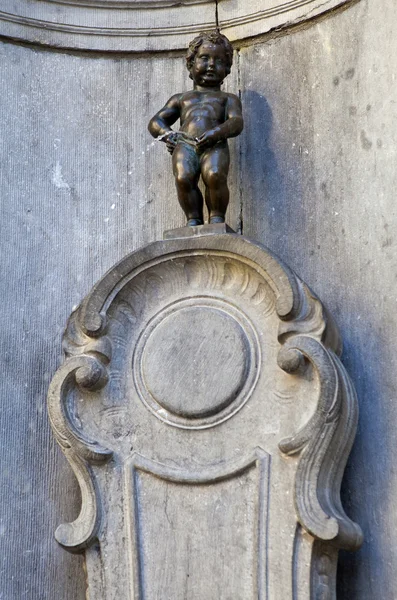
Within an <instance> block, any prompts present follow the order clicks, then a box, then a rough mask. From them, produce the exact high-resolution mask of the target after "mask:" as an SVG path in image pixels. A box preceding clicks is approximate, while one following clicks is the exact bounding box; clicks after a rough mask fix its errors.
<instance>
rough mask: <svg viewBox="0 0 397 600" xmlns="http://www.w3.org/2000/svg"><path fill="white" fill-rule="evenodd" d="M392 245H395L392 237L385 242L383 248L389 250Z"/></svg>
mask: <svg viewBox="0 0 397 600" xmlns="http://www.w3.org/2000/svg"><path fill="white" fill-rule="evenodd" d="M392 243H393V240H392V239H391V238H390V237H388V238H386V239H385V241H384V242H382V248H388V247H389V246H391V245H392Z"/></svg>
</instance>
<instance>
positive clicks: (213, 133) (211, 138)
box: [197, 129, 223, 152]
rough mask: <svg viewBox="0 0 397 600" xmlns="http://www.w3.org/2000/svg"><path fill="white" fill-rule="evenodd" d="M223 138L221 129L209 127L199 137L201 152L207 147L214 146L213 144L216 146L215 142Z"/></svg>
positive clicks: (198, 145)
mask: <svg viewBox="0 0 397 600" xmlns="http://www.w3.org/2000/svg"><path fill="white" fill-rule="evenodd" d="M222 139H223V137H222V135H221V133H220V131H219V129H209V130H208V131H206V132H205V133H203V134H202V135H200V137H198V138H197V149H198V150H200V152H203V150H207V148H212V146H215V144H217V143H218V142H220V141H221V140H222Z"/></svg>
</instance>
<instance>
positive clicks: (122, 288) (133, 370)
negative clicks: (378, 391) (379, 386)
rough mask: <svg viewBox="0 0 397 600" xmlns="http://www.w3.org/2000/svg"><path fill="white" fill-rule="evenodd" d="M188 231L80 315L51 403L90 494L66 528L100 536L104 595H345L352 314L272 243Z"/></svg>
mask: <svg viewBox="0 0 397 600" xmlns="http://www.w3.org/2000/svg"><path fill="white" fill-rule="evenodd" d="M173 235H174V236H175V237H172V235H171V236H168V238H167V239H165V240H164V241H161V242H156V243H153V244H150V245H149V246H146V247H144V248H142V249H141V250H139V251H137V252H135V253H133V254H131V255H129V256H127V257H126V258H125V259H124V260H122V261H121V262H120V263H119V264H117V265H116V266H115V267H114V268H113V269H111V270H110V271H109V272H108V273H107V274H106V275H105V276H104V278H103V279H102V280H101V281H100V282H99V283H98V284H97V285H96V286H95V287H94V289H93V290H92V292H91V293H90V294H89V295H88V296H87V298H86V299H85V300H84V301H83V302H82V304H81V305H80V307H79V308H78V310H77V311H76V312H75V313H73V314H72V316H71V317H70V320H69V323H68V326H67V329H66V332H65V336H64V350H65V353H66V360H65V362H64V364H63V365H62V366H61V367H60V369H59V370H58V372H57V373H56V375H55V377H54V379H53V381H52V384H51V388H50V391H49V414H50V419H51V423H52V426H53V429H54V432H55V435H56V437H57V440H58V442H59V444H60V446H61V448H62V449H63V451H64V453H65V455H66V457H67V458H68V460H69V462H70V464H71V466H72V467H73V469H74V471H75V473H76V476H77V478H78V480H79V483H80V487H81V494H82V506H81V513H80V515H79V516H78V518H77V519H76V521H74V522H73V523H69V524H65V525H61V526H60V527H59V528H58V529H57V532H56V538H57V540H58V542H59V543H60V544H62V545H63V546H64V547H65V548H67V549H69V550H71V551H82V550H85V552H86V560H87V573H88V587H89V590H88V593H89V598H91V600H94V599H95V600H113V599H116V598H117V599H120V598H122V599H123V600H154V599H156V598H158V599H161V600H168V599H169V600H219V599H221V600H280V599H283V600H287V599H290V600H315V599H316V600H320V598H321V599H332V598H335V573H336V561H337V552H338V548H347V549H355V548H357V547H358V546H359V545H360V543H361V540H362V535H361V531H360V528H359V527H358V526H357V525H355V524H354V523H353V522H351V521H350V520H349V519H348V517H347V516H346V515H345V513H344V511H343V508H342V505H341V502H340V497H339V489H340V482H341V477H342V474H343V470H344V466H345V462H346V459H347V456H348V454H349V451H350V447H351V444H352V441H353V437H354V433H355V428H356V420H357V403H356V397H355V393H354V389H353V387H352V384H351V382H350V380H349V378H348V376H347V374H346V372H345V370H344V368H343V366H342V364H341V362H340V360H339V358H338V355H339V354H340V351H341V344H340V338H339V335H338V332H337V330H336V328H335V326H334V324H333V322H332V320H331V319H330V317H329V315H328V314H327V313H326V311H325V309H324V307H323V306H322V304H321V303H320V301H319V300H318V298H316V296H315V295H314V294H313V293H312V292H311V291H310V290H309V289H308V288H307V286H306V285H305V284H304V283H302V281H300V279H299V278H298V277H297V276H296V275H295V274H294V273H293V272H292V271H290V270H289V269H288V268H287V267H286V266H285V265H283V264H282V263H281V262H280V261H279V260H278V259H277V258H276V257H275V256H273V255H272V254H271V253H270V252H269V251H268V250H267V249H266V248H265V247H263V246H261V245H259V244H256V243H253V242H252V241H250V240H248V239H246V238H243V237H241V236H238V235H236V234H233V233H226V228H225V226H222V225H219V226H203V227H198V228H188V229H185V230H181V232H179V233H178V231H177V232H176V233H175V234H173Z"/></svg>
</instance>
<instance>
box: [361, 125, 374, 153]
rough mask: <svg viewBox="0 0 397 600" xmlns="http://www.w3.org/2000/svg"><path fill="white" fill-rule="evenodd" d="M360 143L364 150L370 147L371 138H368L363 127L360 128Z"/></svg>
mask: <svg viewBox="0 0 397 600" xmlns="http://www.w3.org/2000/svg"><path fill="white" fill-rule="evenodd" d="M360 137H361V145H362V147H363V148H364V150H370V149H371V148H372V142H371V140H369V139H368V138H367V136H366V134H365V131H364V129H362V130H361V134H360Z"/></svg>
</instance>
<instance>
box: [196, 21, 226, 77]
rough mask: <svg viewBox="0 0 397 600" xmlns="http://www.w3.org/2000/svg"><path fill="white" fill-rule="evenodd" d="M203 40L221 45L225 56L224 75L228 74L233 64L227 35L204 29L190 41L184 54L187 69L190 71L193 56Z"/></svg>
mask: <svg viewBox="0 0 397 600" xmlns="http://www.w3.org/2000/svg"><path fill="white" fill-rule="evenodd" d="M205 42H211V44H218V45H219V46H223V49H224V51H225V56H226V67H227V73H226V75H229V73H230V69H231V68H232V64H233V48H232V45H231V43H230V42H229V40H228V39H227V37H226V36H225V35H223V34H222V33H219V31H204V32H203V33H200V35H198V36H197V37H195V38H194V40H192V41H191V42H190V44H189V48H188V51H187V54H186V66H187V68H188V70H189V71H191V69H192V67H193V62H194V58H195V56H196V54H197V52H198V49H199V48H200V46H201V45H202V44H204V43H205Z"/></svg>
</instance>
